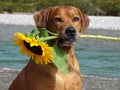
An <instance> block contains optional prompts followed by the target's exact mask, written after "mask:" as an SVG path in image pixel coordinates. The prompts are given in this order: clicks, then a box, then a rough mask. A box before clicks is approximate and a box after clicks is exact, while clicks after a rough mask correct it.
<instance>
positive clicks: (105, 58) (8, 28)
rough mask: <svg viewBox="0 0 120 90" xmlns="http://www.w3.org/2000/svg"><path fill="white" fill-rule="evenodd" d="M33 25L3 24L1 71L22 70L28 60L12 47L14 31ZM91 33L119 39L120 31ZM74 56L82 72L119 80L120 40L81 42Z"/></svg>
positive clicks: (1, 32) (0, 41) (91, 31)
mask: <svg viewBox="0 0 120 90" xmlns="http://www.w3.org/2000/svg"><path fill="white" fill-rule="evenodd" d="M32 29H33V27H32V26H15V25H0V68H13V69H22V68H23V67H24V66H25V65H26V64H27V62H28V60H29V58H28V57H26V56H25V55H20V54H19V49H20V48H19V47H15V46H14V45H13V42H12V39H13V34H14V33H15V32H18V31H19V32H27V31H31V30H32ZM88 33H90V34H102V35H109V36H119V35H120V31H112V30H109V31H108V30H107V31H105V30H88ZM75 53H76V56H77V59H78V61H79V63H80V69H81V73H82V74H85V75H94V76H101V77H120V41H106V40H98V39H79V41H78V43H77V45H76V48H75Z"/></svg>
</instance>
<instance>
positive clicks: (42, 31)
mask: <svg viewBox="0 0 120 90" xmlns="http://www.w3.org/2000/svg"><path fill="white" fill-rule="evenodd" d="M38 31H39V32H40V36H41V37H48V36H49V34H48V32H47V31H48V30H47V29H46V28H38Z"/></svg>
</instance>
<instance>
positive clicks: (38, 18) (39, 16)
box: [33, 8, 52, 28]
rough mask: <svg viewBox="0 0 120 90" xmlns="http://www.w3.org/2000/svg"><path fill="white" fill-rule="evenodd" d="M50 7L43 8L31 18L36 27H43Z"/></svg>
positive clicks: (50, 9)
mask: <svg viewBox="0 0 120 90" xmlns="http://www.w3.org/2000/svg"><path fill="white" fill-rule="evenodd" d="M51 11H52V8H47V9H43V10H41V11H40V12H38V13H36V14H35V15H34V16H33V18H34V21H35V24H36V27H37V28H45V27H46V23H47V21H48V18H49V14H50V12H51Z"/></svg>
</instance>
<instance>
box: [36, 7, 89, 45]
mask: <svg viewBox="0 0 120 90" xmlns="http://www.w3.org/2000/svg"><path fill="white" fill-rule="evenodd" d="M34 20H35V24H36V26H37V27H38V28H47V29H48V30H50V31H52V32H54V33H58V34H59V35H60V37H61V38H60V40H59V44H60V45H61V46H72V45H74V44H75V43H76V40H77V38H78V34H79V32H83V34H86V33H87V32H86V29H87V27H88V25H89V18H88V17H87V15H85V14H84V13H82V12H81V11H80V10H79V9H78V8H75V7H73V6H56V7H50V8H47V9H43V10H41V11H40V12H39V13H37V14H35V15H34Z"/></svg>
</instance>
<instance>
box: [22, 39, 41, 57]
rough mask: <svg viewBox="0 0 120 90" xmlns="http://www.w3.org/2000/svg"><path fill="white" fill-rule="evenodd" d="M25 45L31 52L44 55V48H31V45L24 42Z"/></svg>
mask: <svg viewBox="0 0 120 90" xmlns="http://www.w3.org/2000/svg"><path fill="white" fill-rule="evenodd" d="M24 45H25V46H26V48H27V49H28V50H30V51H31V52H33V53H35V54H38V55H42V52H43V51H42V48H41V47H40V46H33V47H30V44H29V43H27V42H25V41H24Z"/></svg>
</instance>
